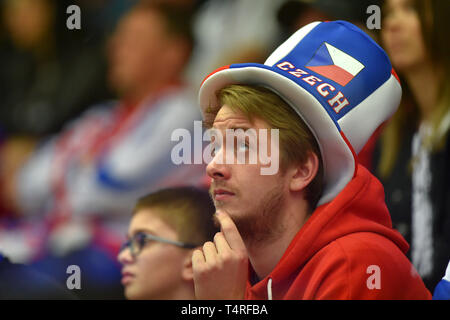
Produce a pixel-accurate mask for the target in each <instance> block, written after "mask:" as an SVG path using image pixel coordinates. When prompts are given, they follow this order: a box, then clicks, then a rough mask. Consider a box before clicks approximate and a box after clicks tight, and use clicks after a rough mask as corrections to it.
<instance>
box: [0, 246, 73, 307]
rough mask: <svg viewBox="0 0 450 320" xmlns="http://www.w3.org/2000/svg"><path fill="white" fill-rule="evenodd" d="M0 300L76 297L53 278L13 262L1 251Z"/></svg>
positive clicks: (69, 298) (70, 298)
mask: <svg viewBox="0 0 450 320" xmlns="http://www.w3.org/2000/svg"><path fill="white" fill-rule="evenodd" d="M0 283H1V286H0V300H3V299H7V300H11V299H20V300H23V299H27V300H28V299H38V300H42V299H59V300H61V299H64V300H66V299H68V300H72V299H75V296H74V295H72V294H71V292H70V291H69V290H68V289H67V288H64V287H63V286H61V285H60V284H58V283H57V282H56V281H55V280H53V279H52V278H50V277H48V276H46V275H44V274H40V273H38V272H36V271H35V270H33V269H32V268H30V267H28V266H25V265H21V264H14V263H11V262H10V261H9V260H8V258H7V257H5V256H3V255H2V254H1V253H0Z"/></svg>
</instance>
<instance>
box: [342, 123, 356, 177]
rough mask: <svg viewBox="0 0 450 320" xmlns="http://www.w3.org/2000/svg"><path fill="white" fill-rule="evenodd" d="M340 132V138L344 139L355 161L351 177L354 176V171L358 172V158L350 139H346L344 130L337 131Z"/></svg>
mask: <svg viewBox="0 0 450 320" xmlns="http://www.w3.org/2000/svg"><path fill="white" fill-rule="evenodd" d="M339 133H340V134H341V137H342V139H344V141H345V143H346V144H347V146H348V148H349V149H350V151H351V152H352V155H353V161H354V162H355V172H353V178H354V177H356V173H357V172H358V158H357V157H356V152H355V150H353V146H352V145H351V143H350V141H348V139H347V137H346V136H345V134H344V132H343V131H342V130H341V131H339Z"/></svg>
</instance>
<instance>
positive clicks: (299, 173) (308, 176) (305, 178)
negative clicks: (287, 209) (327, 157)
mask: <svg viewBox="0 0 450 320" xmlns="http://www.w3.org/2000/svg"><path fill="white" fill-rule="evenodd" d="M318 171H319V157H317V155H316V154H315V153H314V152H312V151H309V152H308V155H307V157H306V161H305V162H304V163H302V164H299V165H297V166H295V167H292V168H291V170H290V171H289V172H290V175H291V181H290V183H289V189H290V190H291V191H301V190H304V189H305V188H306V187H307V186H308V185H309V184H310V182H311V181H312V180H313V179H314V178H315V177H316V175H317V172H318Z"/></svg>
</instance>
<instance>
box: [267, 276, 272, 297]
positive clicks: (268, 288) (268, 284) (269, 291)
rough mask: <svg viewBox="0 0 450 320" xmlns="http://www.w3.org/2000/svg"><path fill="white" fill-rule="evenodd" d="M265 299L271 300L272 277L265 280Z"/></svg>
mask: <svg viewBox="0 0 450 320" xmlns="http://www.w3.org/2000/svg"><path fill="white" fill-rule="evenodd" d="M267 300H272V278H271V277H269V280H268V281H267Z"/></svg>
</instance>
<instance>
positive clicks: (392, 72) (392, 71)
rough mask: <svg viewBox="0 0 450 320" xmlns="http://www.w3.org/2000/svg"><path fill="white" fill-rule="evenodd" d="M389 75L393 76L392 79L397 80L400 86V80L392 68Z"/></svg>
mask: <svg viewBox="0 0 450 320" xmlns="http://www.w3.org/2000/svg"><path fill="white" fill-rule="evenodd" d="M391 74H393V75H394V77H395V79H397V81H398V83H400V84H401V82H400V78H399V77H398V75H397V72H395V70H394V68H392V70H391Z"/></svg>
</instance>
